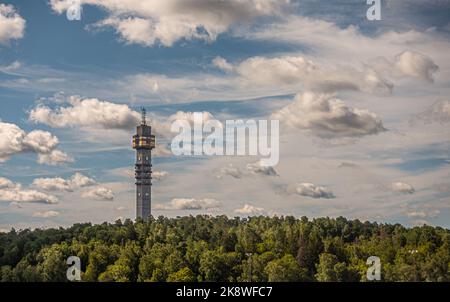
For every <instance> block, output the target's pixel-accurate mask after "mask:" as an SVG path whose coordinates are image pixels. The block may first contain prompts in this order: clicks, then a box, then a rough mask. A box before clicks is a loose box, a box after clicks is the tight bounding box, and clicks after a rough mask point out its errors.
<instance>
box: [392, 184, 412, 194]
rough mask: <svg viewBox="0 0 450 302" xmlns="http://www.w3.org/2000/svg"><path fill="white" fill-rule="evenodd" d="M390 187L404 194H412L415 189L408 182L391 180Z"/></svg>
mask: <svg viewBox="0 0 450 302" xmlns="http://www.w3.org/2000/svg"><path fill="white" fill-rule="evenodd" d="M391 189H392V190H393V191H395V192H400V193H405V194H412V193H414V192H415V189H414V187H413V186H411V185H410V184H407V183H404V182H400V181H398V182H393V183H392V184H391Z"/></svg>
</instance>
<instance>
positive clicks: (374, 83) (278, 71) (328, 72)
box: [212, 56, 393, 94]
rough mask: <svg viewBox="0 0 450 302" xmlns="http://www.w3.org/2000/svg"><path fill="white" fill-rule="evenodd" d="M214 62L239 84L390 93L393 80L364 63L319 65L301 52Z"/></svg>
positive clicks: (328, 90) (216, 59)
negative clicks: (360, 67) (234, 62)
mask: <svg viewBox="0 0 450 302" xmlns="http://www.w3.org/2000/svg"><path fill="white" fill-rule="evenodd" d="M212 63H213V65H215V66H216V67H218V68H220V69H222V70H224V71H226V72H232V71H234V72H235V73H236V74H237V75H238V76H239V81H238V83H240V84H241V85H245V86H260V85H264V86H266V87H274V88H275V87H276V88H277V89H280V87H279V86H280V85H281V86H282V87H292V88H293V89H295V88H296V89H297V90H298V89H299V88H300V87H303V88H307V89H311V90H314V91H322V92H334V91H341V90H357V91H363V92H369V93H378V94H390V93H391V92H392V89H393V84H391V83H390V82H388V81H387V80H386V79H384V78H383V77H382V76H381V75H380V74H379V73H378V72H376V71H375V70H374V69H372V68H369V67H368V66H365V67H364V69H363V70H357V69H354V68H352V67H348V66H347V67H343V66H334V67H332V66H330V65H329V64H326V65H320V64H316V63H314V62H313V61H312V60H310V59H307V58H305V57H303V56H281V57H273V58H266V57H259V56H258V57H251V58H248V59H246V60H244V61H242V62H241V63H239V64H237V65H232V64H230V63H228V62H227V61H226V60H225V59H223V58H221V57H216V58H215V59H214V60H213V61H212Z"/></svg>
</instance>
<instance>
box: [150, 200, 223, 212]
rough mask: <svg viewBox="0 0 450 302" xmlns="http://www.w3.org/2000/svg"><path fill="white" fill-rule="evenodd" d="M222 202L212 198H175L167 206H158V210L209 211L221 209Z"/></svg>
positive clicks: (156, 207) (156, 206)
mask: <svg viewBox="0 0 450 302" xmlns="http://www.w3.org/2000/svg"><path fill="white" fill-rule="evenodd" d="M220 205H221V204H220V202H219V201H217V200H215V199H212V198H203V199H195V198H174V199H172V201H170V202H169V203H167V204H157V205H155V209H158V210H207V209H213V208H218V207H220Z"/></svg>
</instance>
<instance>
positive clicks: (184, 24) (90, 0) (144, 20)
mask: <svg viewBox="0 0 450 302" xmlns="http://www.w3.org/2000/svg"><path fill="white" fill-rule="evenodd" d="M81 2H82V3H84V4H90V5H95V6H98V7H100V8H102V9H103V10H105V11H106V12H107V13H108V14H109V16H108V17H106V18H105V19H104V20H101V21H99V22H97V23H96V24H94V25H92V26H90V27H89V28H91V29H99V28H100V29H101V28H104V27H112V28H114V30H115V31H116V32H117V34H119V36H120V38H121V40H123V41H124V42H125V43H128V44H132V43H133V44H140V45H142V46H153V45H155V44H162V45H164V46H167V47H169V46H172V45H173V44H174V43H175V42H177V41H178V40H181V39H186V40H192V39H198V40H204V41H208V42H210V41H214V40H215V39H216V38H217V36H218V35H219V34H221V33H223V32H226V31H228V30H229V29H230V27H232V26H233V25H237V24H243V23H249V22H251V21H252V20H253V19H254V18H257V17H262V16H272V15H276V14H280V13H281V11H282V9H283V7H284V6H286V5H287V4H288V3H289V1H287V0H248V1H240V0H228V1H222V0H166V1H163V2H161V1H159V0H147V1H140V0H123V1H116V0H82V1H81ZM50 5H51V8H52V9H53V11H55V12H57V13H60V14H61V13H63V12H64V11H66V10H67V8H68V7H69V6H70V2H69V1H65V0H51V1H50Z"/></svg>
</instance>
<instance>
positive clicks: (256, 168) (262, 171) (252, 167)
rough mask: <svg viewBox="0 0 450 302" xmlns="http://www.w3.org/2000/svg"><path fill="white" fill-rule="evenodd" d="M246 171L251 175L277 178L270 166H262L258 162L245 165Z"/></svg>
mask: <svg viewBox="0 0 450 302" xmlns="http://www.w3.org/2000/svg"><path fill="white" fill-rule="evenodd" d="M247 170H248V171H249V172H250V173H252V174H258V175H265V176H278V173H277V171H276V170H275V169H274V168H273V167H272V166H263V165H261V162H260V161H258V162H255V163H249V164H247Z"/></svg>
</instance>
